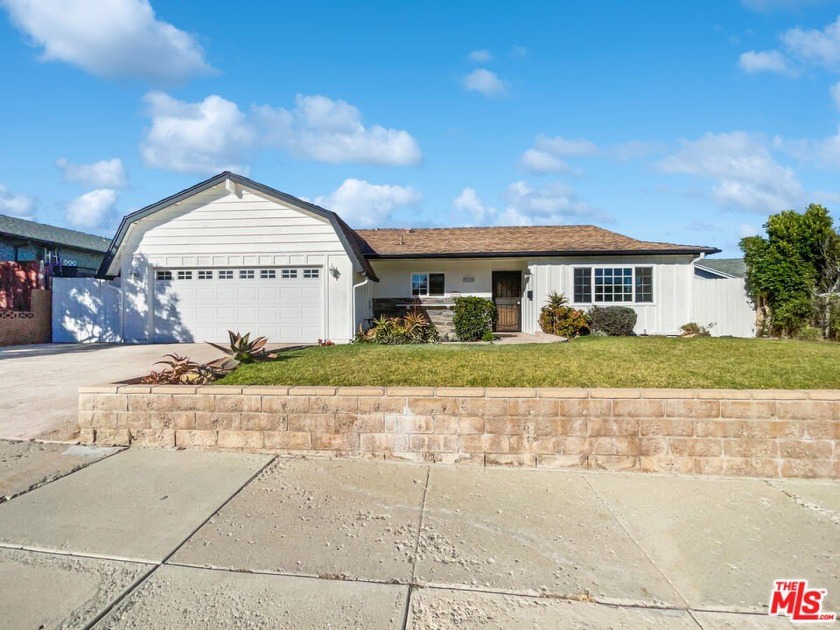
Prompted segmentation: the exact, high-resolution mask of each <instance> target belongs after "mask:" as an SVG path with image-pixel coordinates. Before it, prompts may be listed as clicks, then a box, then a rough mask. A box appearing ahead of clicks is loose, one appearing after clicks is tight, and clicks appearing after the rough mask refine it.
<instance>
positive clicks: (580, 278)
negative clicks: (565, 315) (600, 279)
mask: <svg viewBox="0 0 840 630" xmlns="http://www.w3.org/2000/svg"><path fill="white" fill-rule="evenodd" d="M591 301H592V269H590V268H589V267H575V302H578V303H581V304H583V303H588V302H591Z"/></svg>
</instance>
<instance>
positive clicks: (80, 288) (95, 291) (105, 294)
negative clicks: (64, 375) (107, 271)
mask: <svg viewBox="0 0 840 630" xmlns="http://www.w3.org/2000/svg"><path fill="white" fill-rule="evenodd" d="M120 298H121V296H120V287H119V285H117V284H116V283H114V282H111V281H108V280H97V279H96V278H53V284H52V299H53V310H52V340H53V342H54V343H78V342H82V343H101V342H119V341H122V337H121V326H120Z"/></svg>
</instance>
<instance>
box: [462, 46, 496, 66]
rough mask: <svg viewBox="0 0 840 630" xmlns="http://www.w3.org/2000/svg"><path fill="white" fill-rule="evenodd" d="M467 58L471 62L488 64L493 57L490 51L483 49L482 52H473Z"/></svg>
mask: <svg viewBox="0 0 840 630" xmlns="http://www.w3.org/2000/svg"><path fill="white" fill-rule="evenodd" d="M467 58H468V59H469V60H470V61H475V62H476V63H487V62H488V61H490V60H491V59H492V58H493V55H491V54H490V51H489V50H487V49H486V48H482V49H481V50H473V51H472V52H470V54H469V55H467Z"/></svg>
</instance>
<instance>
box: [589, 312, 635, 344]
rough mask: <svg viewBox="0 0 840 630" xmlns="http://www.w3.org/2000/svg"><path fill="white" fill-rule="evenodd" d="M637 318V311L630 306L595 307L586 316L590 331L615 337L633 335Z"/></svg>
mask: <svg viewBox="0 0 840 630" xmlns="http://www.w3.org/2000/svg"><path fill="white" fill-rule="evenodd" d="M636 317H637V315H636V311H634V310H633V309H632V308H630V307H629V306H593V307H592V308H591V309H589V312H588V313H587V314H586V320H587V321H588V322H589V328H590V329H592V330H593V331H595V330H600V331H602V332H605V333H607V334H608V335H610V336H613V337H625V336H627V335H632V334H633V328H635V326H636Z"/></svg>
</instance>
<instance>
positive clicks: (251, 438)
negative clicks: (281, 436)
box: [217, 429, 263, 449]
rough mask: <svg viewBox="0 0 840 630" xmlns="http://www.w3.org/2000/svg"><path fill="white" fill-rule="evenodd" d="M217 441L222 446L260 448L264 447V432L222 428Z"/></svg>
mask: <svg viewBox="0 0 840 630" xmlns="http://www.w3.org/2000/svg"><path fill="white" fill-rule="evenodd" d="M217 443H218V445H219V447H220V448H244V449H260V448H263V432H262V431H230V430H227V429H222V430H220V431H219V437H218V442H217Z"/></svg>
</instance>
